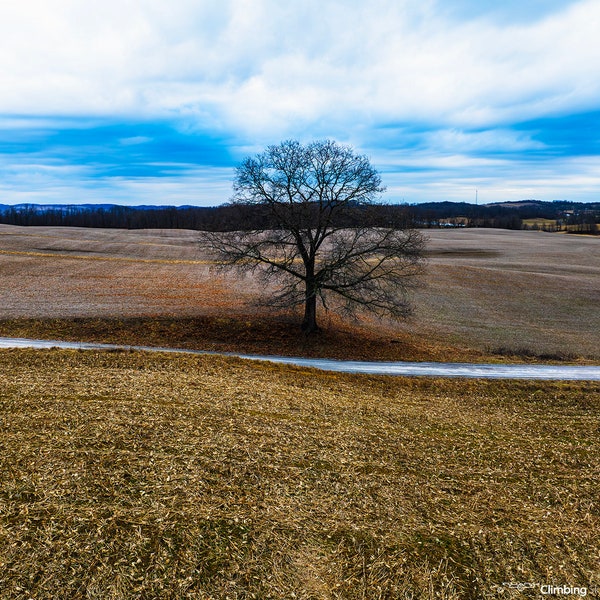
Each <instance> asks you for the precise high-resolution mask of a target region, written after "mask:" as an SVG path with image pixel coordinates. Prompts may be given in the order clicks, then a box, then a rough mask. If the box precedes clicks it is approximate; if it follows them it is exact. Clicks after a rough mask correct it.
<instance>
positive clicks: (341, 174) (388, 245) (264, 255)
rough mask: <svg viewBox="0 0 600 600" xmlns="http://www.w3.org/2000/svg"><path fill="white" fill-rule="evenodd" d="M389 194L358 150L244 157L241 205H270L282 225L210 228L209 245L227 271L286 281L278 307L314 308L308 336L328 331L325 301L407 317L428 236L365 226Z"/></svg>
mask: <svg viewBox="0 0 600 600" xmlns="http://www.w3.org/2000/svg"><path fill="white" fill-rule="evenodd" d="M383 191H384V188H383V186H382V185H381V178H380V176H379V174H378V173H377V171H376V170H375V169H374V168H373V167H372V166H371V164H370V162H369V160H368V158H367V157H365V156H360V155H357V154H355V153H354V151H353V150H352V149H351V148H349V147H347V146H341V145H339V144H337V143H335V142H333V141H321V142H313V143H312V144H308V145H307V146H302V145H301V144H300V143H299V142H296V141H286V142H283V143H281V144H279V145H277V146H270V147H269V148H267V150H266V151H265V152H264V153H262V154H259V155H257V156H256V157H254V158H247V159H246V160H244V162H243V163H242V164H241V165H240V167H239V168H238V169H237V172H236V179H235V182H234V192H235V196H234V199H233V201H232V205H233V206H236V205H238V206H247V205H259V206H261V207H263V208H265V209H266V210H268V212H269V214H270V217H271V221H272V223H273V227H272V228H271V229H265V230H259V231H256V230H255V231H234V232H223V233H209V232H206V233H204V234H203V241H202V244H203V246H204V248H205V250H207V251H209V252H211V253H212V254H213V255H214V256H215V257H216V258H217V259H218V260H219V261H220V264H221V265H222V266H224V267H227V268H228V267H235V268H238V269H242V270H246V271H252V272H253V273H255V274H257V275H258V276H260V277H263V278H264V279H265V280H269V281H270V280H276V282H277V284H278V286H279V287H278V291H277V292H276V293H275V294H274V295H273V297H272V298H271V300H272V301H273V302H275V303H276V304H278V305H286V306H290V305H294V304H300V303H304V305H305V319H304V324H303V328H304V329H305V330H306V331H314V330H316V329H318V327H317V323H316V301H317V298H318V299H319V300H320V301H321V303H322V304H323V306H329V305H332V306H335V307H337V308H340V309H341V310H343V311H345V312H354V311H355V310H357V309H366V310H369V311H372V312H375V313H377V314H380V315H381V314H389V315H391V316H393V317H398V318H402V317H405V316H406V315H407V314H408V313H409V303H408V300H407V292H408V290H409V289H410V287H411V285H412V283H413V280H414V277H415V276H416V275H417V274H418V273H419V271H420V268H421V265H422V255H423V238H422V236H421V235H420V234H419V233H418V232H416V231H414V230H410V229H399V228H395V227H389V228H374V227H369V226H368V224H367V223H362V224H359V225H357V223H360V220H361V219H362V220H363V221H364V219H365V218H367V217H368V213H366V212H365V208H366V207H368V206H369V205H370V204H372V203H373V202H375V201H376V200H377V199H378V198H379V196H380V194H381V193H382V192H383ZM348 222H352V223H353V225H352V226H351V227H348ZM326 302H327V304H326Z"/></svg>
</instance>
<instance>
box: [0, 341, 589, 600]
mask: <svg viewBox="0 0 600 600" xmlns="http://www.w3.org/2000/svg"><path fill="white" fill-rule="evenodd" d="M599 404H600V387H599V386H598V384H595V383H585V382H584V383H581V382H579V383H568V382H566V383H558V382H557V383H548V382H544V383H542V382H526V381H525V382H523V381H522V382H517V381H480V380H459V379H457V380H443V385H442V383H441V381H440V380H435V379H407V378H390V377H369V376H359V375H345V374H333V373H323V372H316V371H311V370H306V369H300V368H294V367H289V366H280V365H271V364H254V363H252V364H248V363H246V362H244V361H241V360H237V359H233V358H225V357H209V356H204V357H190V356H173V355H160V354H157V355H150V354H145V353H139V352H135V353H134V352H132V353H129V352H75V351H62V350H46V351H36V350H3V351H1V352H0V407H1V412H0V419H1V421H0V429H1V435H0V444H1V445H2V448H1V452H0V482H1V488H0V597H2V598H33V599H36V600H37V599H41V598H102V599H105V598H114V599H121V598H232V599H233V598H291V597H295V598H306V599H308V598H434V597H435V598H447V599H451V598H452V599H454V598H456V599H458V598H460V599H465V598H466V599H475V598H498V597H506V598H510V597H534V596H536V594H538V595H539V589H532V590H526V591H524V592H522V593H521V592H518V591H517V590H516V589H504V591H502V590H501V589H500V588H499V586H502V583H503V582H533V583H539V584H542V583H550V584H552V583H553V584H556V585H567V584H568V585H572V586H575V585H579V586H587V587H592V586H595V585H598V584H600V571H599V564H600V527H599V525H600V524H599V507H598V497H597V483H598V480H599V476H600V472H599V471H600V452H599V448H598V437H599V436H598V433H599V432H600V419H599V416H598V408H599Z"/></svg>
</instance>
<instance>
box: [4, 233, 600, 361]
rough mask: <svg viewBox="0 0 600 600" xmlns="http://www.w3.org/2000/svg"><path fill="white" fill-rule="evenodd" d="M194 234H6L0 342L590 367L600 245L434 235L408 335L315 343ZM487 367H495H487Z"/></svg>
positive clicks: (354, 332) (338, 327) (340, 336)
mask: <svg viewBox="0 0 600 600" xmlns="http://www.w3.org/2000/svg"><path fill="white" fill-rule="evenodd" d="M197 235H198V234H197V233H196V232H193V231H182V230H169V231H161V230H147V231H143V230H135V231H124V230H102V229H77V228H52V227H30V228H26V227H11V226H6V225H0V277H1V278H2V286H0V307H1V310H0V335H20V336H33V337H35V336H36V335H39V336H42V337H53V336H54V337H56V336H59V337H66V338H68V339H82V340H85V341H107V342H125V343H137V344H146V343H151V344H156V345H184V346H186V347H195V348H206V349H215V350H242V351H246V352H270V353H279V352H280V353H288V354H297V353H303V354H307V355H328V356H336V357H339V358H344V357H347V358H364V359H371V358H373V359H375V358H383V359H390V360H403V359H404V360H413V359H414V360H428V359H433V360H450V361H452V360H478V359H479V360H490V358H493V355H494V354H496V355H509V356H510V355H514V356H516V357H517V358H519V359H522V358H523V357H528V356H531V357H538V358H542V359H544V360H547V359H548V358H557V359H564V358H567V359H570V360H573V359H577V358H580V357H583V358H586V359H588V360H594V361H597V360H598V359H600V348H599V346H598V343H597V338H598V336H597V332H598V331H600V311H599V310H598V306H599V305H600V246H599V244H600V239H598V238H593V237H585V236H568V235H553V234H544V233H542V232H525V231H503V230H484V229H468V230H452V231H442V230H430V231H427V232H426V235H428V236H429V237H430V241H429V244H428V258H429V264H428V268H427V271H426V273H425V275H424V277H423V279H422V287H421V288H420V289H418V290H416V292H415V296H414V305H415V309H416V312H415V316H414V318H413V319H412V320H410V321H409V322H408V323H401V324H394V323H372V322H366V323H363V325H366V326H361V327H359V326H357V325H353V324H342V323H340V322H339V321H337V320H336V319H334V318H332V317H331V316H330V315H325V314H323V315H322V318H321V324H322V325H324V326H325V327H326V329H327V331H326V335H325V336H322V337H321V338H320V339H319V340H313V341H310V343H309V342H307V340H302V339H299V337H298V335H297V329H296V324H295V323H294V321H293V319H294V318H295V319H296V321H297V316H294V315H273V314H272V311H270V310H269V309H268V308H267V307H264V306H263V307H261V306H260V293H259V292H260V290H259V289H258V288H257V286H256V285H255V284H254V282H253V281H252V279H250V278H245V279H238V278H236V277H235V276H233V275H229V276H224V275H218V274H216V273H215V272H214V270H211V266H212V265H211V263H210V262H208V261H207V260H206V257H204V256H202V255H201V253H200V252H199V250H198V246H197V243H196V240H197ZM490 355H492V356H490Z"/></svg>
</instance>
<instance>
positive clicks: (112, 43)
mask: <svg viewBox="0 0 600 600" xmlns="http://www.w3.org/2000/svg"><path fill="white" fill-rule="evenodd" d="M463 4H464V3H463ZM443 6H444V3H442V0H438V2H437V3H436V2H433V1H429V2H416V1H409V0H404V1H398V0H371V1H369V2H359V1H358V0H356V1H354V2H340V1H336V0H321V1H320V2H317V0H305V1H303V2H301V3H281V2H277V1H275V0H223V1H222V2H219V3H215V2H210V1H208V0H204V1H200V2H198V1H193V0H172V1H171V2H168V3H167V2H165V1H164V0H138V1H134V0H104V1H103V2H102V3H93V4H92V3H89V2H82V1H81V0H53V2H51V3H48V2H46V1H45V0H21V1H20V2H14V3H13V2H10V3H8V2H5V3H2V4H1V5H0V39H2V48H3V51H2V52H1V53H0V89H1V90H2V93H1V94H0V113H4V114H13V115H48V114H63V115H74V114H75V115H114V114H129V115H131V114H135V115H147V116H157V115H163V116H164V115H168V114H171V115H179V116H181V117H182V118H186V119H187V118H191V119H197V120H198V121H199V122H200V123H199V124H200V126H203V127H205V126H212V127H219V128H222V129H225V130H230V131H231V130H234V131H241V132H246V133H252V134H253V135H259V136H264V137H265V138H268V137H269V136H273V135H276V137H277V138H279V137H281V135H282V133H284V134H288V133H289V134H291V135H301V133H302V132H303V131H305V130H306V129H310V130H311V134H312V131H313V129H315V128H317V129H320V130H323V131H318V132H316V133H317V134H325V135H326V134H327V133H328V130H329V129H332V130H343V129H344V128H350V129H351V128H353V127H355V126H356V124H357V122H358V123H361V124H365V123H367V124H370V123H379V122H391V121H396V122H401V121H410V120H423V121H427V122H435V123H440V124H443V125H446V126H450V127H453V126H464V125H467V124H468V125H481V126H484V125H490V124H497V123H506V122H509V121H511V120H514V119H516V118H518V119H527V118H532V117H535V116H537V115H543V114H553V113H558V112H561V111H567V110H573V109H575V110H585V109H587V108H590V107H594V106H597V103H598V100H599V99H600V77H599V73H598V65H599V64H600V44H598V43H597V31H598V30H599V29H600V3H598V2H597V0H582V1H581V2H578V3H575V4H573V5H570V6H567V7H566V8H565V9H564V10H562V11H560V12H557V13H554V14H550V15H547V16H545V17H544V18H543V19H541V20H537V21H536V20H531V19H530V20H528V21H527V22H525V23H517V24H514V23H513V24H511V23H505V22H504V21H502V22H499V23H494V22H493V21H492V20H491V19H489V18H483V17H481V16H480V17H479V18H477V19H476V20H471V21H462V22H460V21H457V20H456V19H455V18H454V19H453V18H451V17H450V16H448V13H447V11H446V12H444V11H443V10H442V8H443Z"/></svg>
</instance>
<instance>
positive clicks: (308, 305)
mask: <svg viewBox="0 0 600 600" xmlns="http://www.w3.org/2000/svg"><path fill="white" fill-rule="evenodd" d="M311 288H312V286H311ZM302 331H303V332H304V333H313V332H315V331H319V326H318V325H317V296H316V294H315V293H314V289H309V286H308V283H307V285H306V301H305V303H304V320H303V321H302Z"/></svg>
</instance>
